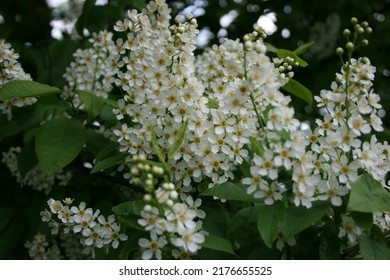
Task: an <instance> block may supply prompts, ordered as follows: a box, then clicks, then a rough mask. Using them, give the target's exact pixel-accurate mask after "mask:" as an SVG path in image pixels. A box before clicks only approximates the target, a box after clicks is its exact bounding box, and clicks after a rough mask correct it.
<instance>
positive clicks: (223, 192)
mask: <svg viewBox="0 0 390 280" xmlns="http://www.w3.org/2000/svg"><path fill="white" fill-rule="evenodd" d="M202 195H207V196H214V197H218V198H221V199H227V200H238V201H248V202H261V201H262V200H261V199H259V198H255V197H254V196H253V195H250V194H248V193H247V187H246V186H244V185H243V184H240V183H231V182H226V183H222V184H220V185H217V186H215V187H212V188H209V189H207V190H206V191H205V192H203V193H202Z"/></svg>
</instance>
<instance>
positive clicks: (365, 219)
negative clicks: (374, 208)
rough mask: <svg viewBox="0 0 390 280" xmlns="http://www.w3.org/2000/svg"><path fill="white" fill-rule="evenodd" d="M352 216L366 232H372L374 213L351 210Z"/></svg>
mask: <svg viewBox="0 0 390 280" xmlns="http://www.w3.org/2000/svg"><path fill="white" fill-rule="evenodd" d="M351 215H352V218H353V220H354V221H355V223H356V224H357V225H358V226H359V227H360V228H362V229H364V231H365V232H366V233H369V232H371V228H372V226H373V216H372V213H362V212H351Z"/></svg>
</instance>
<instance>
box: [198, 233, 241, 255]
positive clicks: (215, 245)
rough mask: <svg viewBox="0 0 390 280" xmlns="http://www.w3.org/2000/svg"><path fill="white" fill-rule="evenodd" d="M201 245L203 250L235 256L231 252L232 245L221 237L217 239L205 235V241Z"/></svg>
mask: <svg viewBox="0 0 390 280" xmlns="http://www.w3.org/2000/svg"><path fill="white" fill-rule="evenodd" d="M201 245H202V247H203V248H208V249H212V250H216V251H221V252H225V253H229V254H232V255H236V253H235V252H234V250H233V245H232V243H230V241H229V240H227V239H225V238H223V237H219V236H215V235H206V236H205V240H204V242H203V243H202V244H201Z"/></svg>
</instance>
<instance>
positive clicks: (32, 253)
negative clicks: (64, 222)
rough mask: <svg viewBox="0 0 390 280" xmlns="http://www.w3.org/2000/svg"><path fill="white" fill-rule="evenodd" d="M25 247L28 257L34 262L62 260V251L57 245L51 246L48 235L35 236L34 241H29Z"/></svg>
mask: <svg viewBox="0 0 390 280" xmlns="http://www.w3.org/2000/svg"><path fill="white" fill-rule="evenodd" d="M24 245H25V247H26V248H27V249H28V255H29V257H30V258H31V259H33V260H60V259H62V255H61V251H60V249H59V247H58V246H57V245H56V244H52V245H50V244H49V242H48V241H47V240H46V235H44V234H41V233H38V234H36V235H34V238H33V240H32V241H27V242H26V243H25V244H24Z"/></svg>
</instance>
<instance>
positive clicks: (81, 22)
mask: <svg viewBox="0 0 390 280" xmlns="http://www.w3.org/2000/svg"><path fill="white" fill-rule="evenodd" d="M95 3H96V0H85V2H84V5H83V9H82V11H81V15H80V16H79V17H78V19H77V21H76V25H75V27H76V31H77V33H79V35H81V36H84V33H83V30H84V28H85V25H86V22H87V19H88V17H89V14H90V13H91V10H92V8H93V7H94V6H95Z"/></svg>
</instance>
